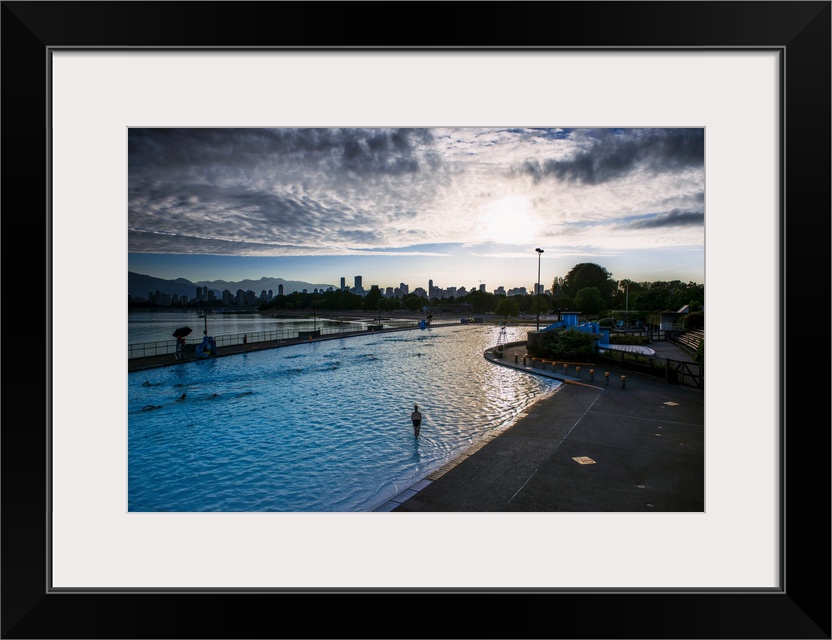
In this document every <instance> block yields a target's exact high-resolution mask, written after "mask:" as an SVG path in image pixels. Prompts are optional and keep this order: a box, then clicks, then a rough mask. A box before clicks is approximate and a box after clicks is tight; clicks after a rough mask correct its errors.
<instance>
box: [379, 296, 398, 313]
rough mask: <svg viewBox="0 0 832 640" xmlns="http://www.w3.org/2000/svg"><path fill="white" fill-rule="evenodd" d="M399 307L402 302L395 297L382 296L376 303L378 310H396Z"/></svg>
mask: <svg viewBox="0 0 832 640" xmlns="http://www.w3.org/2000/svg"><path fill="white" fill-rule="evenodd" d="M401 308H402V303H401V302H399V301H398V299H396V298H382V299H381V300H379V301H378V304H377V305H376V309H378V310H379V311H398V310H399V309H401Z"/></svg>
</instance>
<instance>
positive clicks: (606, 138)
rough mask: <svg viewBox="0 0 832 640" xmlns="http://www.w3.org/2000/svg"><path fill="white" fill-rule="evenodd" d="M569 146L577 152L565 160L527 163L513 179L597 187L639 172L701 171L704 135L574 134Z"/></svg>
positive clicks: (633, 131)
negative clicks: (523, 177)
mask: <svg viewBox="0 0 832 640" xmlns="http://www.w3.org/2000/svg"><path fill="white" fill-rule="evenodd" d="M571 140H572V141H573V142H575V143H576V145H577V146H578V149H577V150H576V151H574V152H573V153H572V155H571V156H570V157H568V158H565V159H555V158H544V159H538V158H529V159H528V160H526V161H525V162H524V163H523V164H522V165H521V166H520V167H517V168H515V170H514V172H515V173H520V174H525V175H530V176H532V178H533V179H534V180H535V181H540V180H543V179H545V178H556V179H558V180H563V181H568V182H576V183H581V184H589V185H595V184H601V183H603V182H608V181H610V180H615V179H617V178H621V177H624V176H626V175H627V174H630V173H632V172H635V171H638V170H648V171H651V172H653V173H666V172H674V171H679V170H682V169H688V168H698V167H703V166H704V162H705V133H704V129H700V128H696V129H577V130H574V131H572V136H571Z"/></svg>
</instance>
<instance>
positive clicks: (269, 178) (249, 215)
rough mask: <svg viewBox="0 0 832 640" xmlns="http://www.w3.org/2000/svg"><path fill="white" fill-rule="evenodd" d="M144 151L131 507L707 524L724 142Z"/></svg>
mask: <svg viewBox="0 0 832 640" xmlns="http://www.w3.org/2000/svg"><path fill="white" fill-rule="evenodd" d="M127 135H128V160H127V166H128V172H129V173H128V187H127V188H128V195H127V203H128V205H127V206H128V211H127V216H126V223H127V237H128V252H129V255H128V265H129V266H128V268H129V273H128V292H127V293H128V340H129V345H128V370H129V372H130V373H129V376H128V460H129V469H128V501H129V507H128V508H129V511H131V512H133V511H141V512H146V511H147V512H170V511H177V512H180V511H192V512H203V511H207V512H212V511H223V512H240V511H254V512H260V511H265V512H272V511H277V512H282V511H329V512H342V511H612V512H624V511H645V512H661V511H700V512H701V511H704V508H705V500H704V497H705V483H704V470H705V460H704V441H705V433H706V429H705V422H704V382H703V381H704V362H703V361H704V353H705V341H704V334H705V313H704V305H705V287H704V275H705V273H704V272H705V253H706V247H705V234H704V228H705V223H706V212H705V206H704V203H705V130H704V128H702V127H697V128H598V129H571V128H560V127H548V128H433V127H430V128H291V129H286V128H185V129H183V128H130V129H129V130H128V132H127ZM537 245H540V246H537ZM542 247H545V249H544V248H542ZM466 285H467V286H466ZM278 347H279V348H278ZM223 356H233V357H228V358H224V357H223ZM544 399H545V400H546V402H541V401H542V400H544ZM510 428H511V429H512V432H511V437H512V439H513V440H512V441H510V442H509V441H505V439H500V438H498V436H500V435H501V434H502V433H504V432H505V431H506V430H508V429H510ZM518 441H519V442H520V443H522V444H518ZM440 478H441V479H440ZM428 487H430V488H429V490H426V491H425V492H424V493H422V489H428ZM417 493H418V494H419V496H418V497H416V494H417Z"/></svg>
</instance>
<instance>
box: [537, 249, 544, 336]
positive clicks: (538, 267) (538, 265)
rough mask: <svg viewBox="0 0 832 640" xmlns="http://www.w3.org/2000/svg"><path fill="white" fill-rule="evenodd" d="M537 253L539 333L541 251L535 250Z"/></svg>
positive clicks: (538, 315)
mask: <svg viewBox="0 0 832 640" xmlns="http://www.w3.org/2000/svg"><path fill="white" fill-rule="evenodd" d="M535 251H537V289H536V291H537V331H538V333H539V332H540V256H541V255H542V254H543V249H535Z"/></svg>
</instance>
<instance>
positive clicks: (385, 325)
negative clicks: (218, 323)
mask: <svg viewBox="0 0 832 640" xmlns="http://www.w3.org/2000/svg"><path fill="white" fill-rule="evenodd" d="M370 324H371V323H369V322H344V323H342V324H339V325H337V326H325V327H321V328H316V329H314V330H315V331H318V332H319V333H320V335H322V336H323V335H327V336H331V335H339V334H345V333H359V332H361V331H366V330H367V329H366V327H367V326H368V325H370ZM373 324H374V326H377V325H378V324H381V326H382V329H407V328H415V327H418V326H419V321H418V320H383V321H382V322H380V323H373ZM313 326H314V325H312V323H310V326H309V327H306V328H303V327H300V328H299V327H293V328H291V329H278V330H272V331H253V332H243V333H230V334H225V335H221V336H213V338H214V340H215V342H216V344H217V348H218V349H219V348H222V347H227V346H232V345H241V344H243V336H244V335H245V336H247V337H248V344H256V343H258V342H275V341H280V340H296V339H297V338H298V337H299V332H308V331H310V330H312V327H313ZM201 342H202V337H201V336H199V337H197V338H190V339H189V338H185V345H186V346H185V352H186V353H189V354H193V353H194V350H195V349H196V346H197V345H198V344H200V343H201ZM175 353H176V340H175V339H171V340H162V341H159V342H139V343H136V344H129V345H127V358H128V359H130V358H146V357H149V356H164V355H174V354H175Z"/></svg>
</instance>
